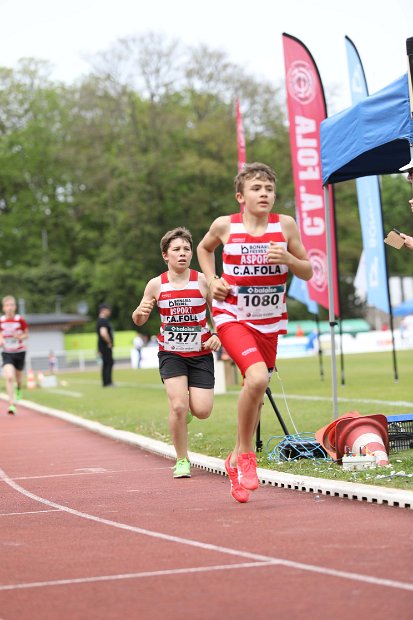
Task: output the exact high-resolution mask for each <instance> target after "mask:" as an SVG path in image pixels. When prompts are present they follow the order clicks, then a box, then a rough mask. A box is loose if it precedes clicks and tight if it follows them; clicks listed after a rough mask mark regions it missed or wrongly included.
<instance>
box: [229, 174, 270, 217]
mask: <svg viewBox="0 0 413 620" xmlns="http://www.w3.org/2000/svg"><path fill="white" fill-rule="evenodd" d="M235 197H236V199H237V200H238V202H239V203H240V204H242V203H243V204H244V205H245V209H246V210H248V211H249V212H250V213H251V214H253V215H258V216H259V215H267V214H268V213H269V212H270V211H271V209H272V207H273V205H274V202H275V186H274V183H273V182H272V181H269V180H268V179H266V178H265V177H258V176H255V177H254V178H253V179H247V180H246V181H245V183H244V190H243V192H238V193H237V194H236V195H235Z"/></svg>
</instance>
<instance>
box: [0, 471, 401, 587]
mask: <svg viewBox="0 0 413 620" xmlns="http://www.w3.org/2000/svg"><path fill="white" fill-rule="evenodd" d="M0 480H2V481H3V482H4V483H5V484H7V485H8V486H10V487H11V488H12V489H14V490H15V491H17V492H18V493H21V494H22V495H24V496H25V497H29V498H30V499H33V500H35V501H37V502H40V503H41V504H45V505H46V506H50V507H51V508H58V509H59V510H61V511H62V512H66V513H68V514H71V515H74V516H76V517H81V518H82V519H87V520H88V521H94V522H95V523H99V524H100V525H108V526H110V527H114V528H117V529H120V530H124V531H127V532H134V533H136V534H141V535H143V536H149V537H151V538H156V539H158V540H165V541H167V542H174V543H178V544H181V545H188V546H189V547H195V548H196V549H203V550H205V551H213V552H215V553H223V554H225V555H231V556H237V557H240V558H246V559H248V560H254V561H256V562H265V563H270V564H278V565H280V566H285V567H287V568H292V569H296V570H304V571H308V572H311V573H318V574H321V575H330V576H332V577H339V578H341V579H349V580H352V581H360V582H364V583H369V584H372V585H377V586H385V587H388V588H395V589H398V590H408V591H410V592H413V583H407V582H403V581H396V580H393V579H382V578H379V577H372V576H370V575H362V574H361V573H353V572H349V571H341V570H335V569H331V568H327V567H325V566H315V565H313V564H305V563H303V562H293V561H290V560H284V559H282V558H276V557H271V556H267V555H261V554H258V553H251V552H249V551H241V550H238V549H232V548H230V547H222V546H220V545H213V544H210V543H204V542H201V541H197V540H192V539H190V538H182V537H180V536H172V535H170V534H165V533H163V532H156V531H153V530H146V529H144V528H141V527H136V526H133V525H128V524H126V523H119V522H118V521H111V520H110V519H104V518H102V517H97V516H95V515H91V514H88V513H86V512H81V511H80V510H76V509H74V508H69V507H68V506H63V505H61V504H57V503H56V502H52V501H50V500H48V499H45V498H43V497H39V496H38V495H35V494H34V493H31V492H30V491H27V490H26V489H24V488H23V487H21V486H20V485H18V484H17V483H16V482H15V481H14V480H12V478H9V476H8V475H7V474H6V472H4V471H3V470H2V469H0Z"/></svg>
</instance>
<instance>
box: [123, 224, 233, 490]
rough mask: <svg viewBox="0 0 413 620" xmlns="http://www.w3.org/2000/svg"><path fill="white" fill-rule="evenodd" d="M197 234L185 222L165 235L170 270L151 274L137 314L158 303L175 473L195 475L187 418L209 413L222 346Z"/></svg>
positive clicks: (140, 318) (144, 315) (141, 317)
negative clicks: (211, 315) (200, 266)
mask: <svg viewBox="0 0 413 620" xmlns="http://www.w3.org/2000/svg"><path fill="white" fill-rule="evenodd" d="M192 245H193V244H192V236H191V233H190V232H189V230H187V229H186V228H184V227H179V228H175V229H174V230H170V231H169V232H167V233H166V234H165V235H164V236H163V237H162V239H161V251H162V257H163V259H164V261H165V262H166V264H167V266H168V270H167V271H165V272H164V273H162V274H161V275H160V276H157V277H156V278H152V280H149V282H148V284H147V285H146V288H145V291H144V294H143V298H142V301H141V302H140V304H139V306H138V307H137V308H136V310H134V312H133V314H132V320H133V321H134V323H135V324H136V325H138V326H141V325H143V324H144V323H146V321H147V320H148V318H149V315H150V313H151V311H152V308H153V307H154V305H155V304H157V305H158V310H159V314H160V318H161V329H160V333H159V335H158V344H159V352H158V358H159V372H160V375H161V378H162V381H163V383H164V385H165V388H166V393H167V396H168V400H169V428H170V432H171V437H172V441H173V444H174V446H175V450H176V457H177V460H176V465H175V467H174V478H189V477H190V476H191V470H190V462H189V459H188V431H187V424H188V422H190V421H191V419H192V415H194V416H195V417H197V418H199V419H201V420H202V419H205V418H208V417H209V415H210V414H211V411H212V405H213V398H214V360H213V356H212V351H218V349H219V348H220V346H221V343H220V340H219V338H218V336H217V335H216V334H213V333H211V332H210V330H209V328H208V325H207V318H206V311H207V305H210V303H211V302H212V297H211V294H210V292H209V290H208V286H207V283H206V280H205V277H204V276H203V274H202V273H199V272H198V271H195V270H194V269H191V268H190V263H191V259H192Z"/></svg>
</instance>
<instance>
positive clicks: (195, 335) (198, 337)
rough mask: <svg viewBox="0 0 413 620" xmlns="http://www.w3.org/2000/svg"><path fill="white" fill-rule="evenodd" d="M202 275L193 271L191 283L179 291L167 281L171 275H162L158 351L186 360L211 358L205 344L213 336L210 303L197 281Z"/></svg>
mask: <svg viewBox="0 0 413 620" xmlns="http://www.w3.org/2000/svg"><path fill="white" fill-rule="evenodd" d="M198 277H199V273H198V271H195V270H194V269H190V273H189V281H188V284H187V285H186V286H185V288H183V289H176V288H174V287H173V286H172V285H171V284H170V283H169V279H168V272H167V271H165V272H164V273H162V274H161V291H160V295H159V299H158V302H157V303H158V309H159V314H160V317H161V329H160V332H159V335H158V344H159V351H169V352H171V353H176V354H178V355H183V356H184V357H194V356H197V355H209V353H210V351H209V350H203V349H202V344H203V343H204V342H206V341H207V340H208V339H209V338H210V337H211V332H210V330H209V329H208V326H207V320H206V309H207V302H206V299H205V297H204V296H203V295H202V293H201V290H200V288H199V282H198Z"/></svg>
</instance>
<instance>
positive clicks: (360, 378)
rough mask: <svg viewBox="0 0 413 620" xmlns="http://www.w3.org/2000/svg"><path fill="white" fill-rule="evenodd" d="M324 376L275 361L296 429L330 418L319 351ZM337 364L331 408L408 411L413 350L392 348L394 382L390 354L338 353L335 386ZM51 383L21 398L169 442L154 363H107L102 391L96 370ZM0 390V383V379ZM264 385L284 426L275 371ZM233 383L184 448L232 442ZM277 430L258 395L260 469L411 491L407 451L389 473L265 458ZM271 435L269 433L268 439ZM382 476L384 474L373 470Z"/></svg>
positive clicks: (411, 409) (209, 448)
mask: <svg viewBox="0 0 413 620" xmlns="http://www.w3.org/2000/svg"><path fill="white" fill-rule="evenodd" d="M323 365H324V373H325V378H324V380H321V378H320V368H319V361H318V359H317V358H299V359H281V360H279V362H278V373H279V377H280V378H281V381H282V384H283V388H284V392H285V395H286V401H287V405H288V408H289V410H290V413H291V416H292V419H293V421H294V423H295V426H296V428H297V431H298V432H315V431H316V430H317V429H318V428H321V427H322V426H324V425H325V424H327V423H329V422H331V421H332V419H333V405H332V386H331V359H330V357H327V356H325V357H324V361H323ZM337 365H338V379H337V382H338V386H337V388H338V399H339V402H338V414H339V415H341V414H343V413H346V412H348V411H353V410H357V411H359V412H360V413H361V414H364V415H366V414H373V413H383V414H386V415H395V414H403V413H413V389H412V376H413V352H411V351H402V352H398V353H397V365H398V373H399V380H398V382H395V381H394V378H393V364H392V357H391V353H390V352H388V353H380V354H377V353H374V354H358V355H347V356H346V357H345V359H344V377H345V385H341V381H340V372H339V360H337ZM58 379H59V386H58V388H51V389H40V388H37V389H35V390H33V391H30V392H28V391H26V392H25V398H27V399H29V400H32V401H34V402H36V403H40V404H44V405H46V406H49V407H54V408H57V409H61V410H64V411H68V412H70V413H74V414H77V415H80V416H82V417H85V418H88V419H91V420H97V421H99V422H101V423H103V424H107V425H109V426H112V427H114V428H118V429H122V430H128V431H132V432H136V433H139V434H142V435H146V436H150V437H153V438H155V439H160V440H162V441H166V442H170V438H169V432H168V423H167V421H168V416H167V411H168V404H167V399H166V395H165V391H164V388H163V386H162V383H161V381H160V379H159V374H158V371H157V370H156V369H154V370H152V369H150V370H132V369H120V368H116V366H115V369H114V380H115V383H116V386H117V387H116V388H114V389H103V388H102V387H101V382H100V376H99V372H98V371H97V370H95V371H88V372H71V373H61V374H59V376H58ZM1 387H2V391H4V383H2V386H1ZM271 389H272V393H273V395H274V398H275V401H276V403H277V406H278V408H279V410H280V412H281V415H282V416H283V418H284V421H285V423H286V425H287V427H288V429H289V431H290V433H294V432H295V431H294V426H293V424H292V422H291V420H290V417H289V414H288V410H287V406H286V403H285V401H284V397H283V395H282V388H281V383H280V380H279V378H278V377H277V376H276V375H275V376H274V377H273V379H272V382H271ZM238 391H239V385H238V386H231V387H229V388H228V392H227V393H226V394H225V395H219V396H216V397H215V403H214V410H213V413H212V415H211V417H210V418H209V419H208V420H205V421H199V420H196V419H194V420H193V422H192V423H191V424H190V426H189V427H188V428H189V443H190V445H189V448H190V450H192V451H194V452H201V453H204V454H209V455H212V456H217V457H221V458H224V457H225V456H226V455H227V453H228V452H229V450H230V449H231V448H232V445H233V442H234V437H235V432H236V402H237V395H238ZM282 435H283V433H282V429H281V427H280V425H279V423H278V420H277V418H276V416H275V414H274V411H273V409H272V407H271V405H270V403H269V401H268V399H267V398H266V399H265V404H264V407H263V413H262V421H261V437H262V440H263V443H264V450H263V452H262V454H261V456H260V458H259V463H260V465H261V466H262V467H268V468H273V469H278V470H281V471H288V472H290V473H297V474H304V475H311V476H317V477H328V478H337V479H343V480H350V481H353V480H357V481H360V482H367V483H370V484H381V485H383V484H384V485H387V486H392V487H400V488H406V489H412V490H413V478H410V477H408V474H411V473H413V450H408V451H403V452H397V453H396V452H392V453H391V459H390V460H391V464H392V465H393V468H394V470H395V471H396V472H399V471H404V472H405V474H406V476H404V475H402V476H397V477H395V476H391V469H390V468H380V469H376V470H371V471H370V472H357V473H354V472H343V471H342V468H341V466H339V465H335V464H332V463H327V462H320V461H313V460H309V459H300V460H298V461H294V462H284V463H281V464H280V463H276V464H274V463H272V462H268V459H267V453H266V450H265V447H266V444H267V442H268V441H269V442H270V443H269V445H270V449H272V448H273V447H274V446H275V445H276V443H278V441H280V440H281V439H282ZM271 438H272V439H271ZM377 475H380V476H383V475H386V476H388V477H387V478H379V479H377V478H376V476H377Z"/></svg>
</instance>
